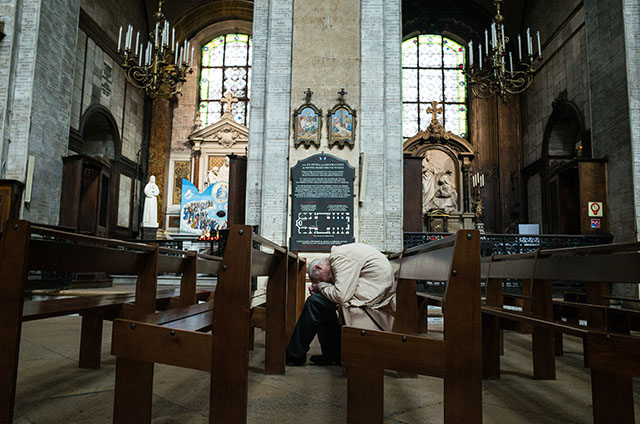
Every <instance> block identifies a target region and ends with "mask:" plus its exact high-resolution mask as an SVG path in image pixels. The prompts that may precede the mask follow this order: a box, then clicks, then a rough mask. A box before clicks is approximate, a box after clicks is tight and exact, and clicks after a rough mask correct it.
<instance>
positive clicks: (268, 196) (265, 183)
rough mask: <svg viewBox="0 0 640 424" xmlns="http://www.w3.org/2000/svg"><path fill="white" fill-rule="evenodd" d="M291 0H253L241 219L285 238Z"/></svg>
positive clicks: (278, 240) (276, 238)
mask: <svg viewBox="0 0 640 424" xmlns="http://www.w3.org/2000/svg"><path fill="white" fill-rule="evenodd" d="M292 34H293V0H256V1H255V2H254V20H253V37H254V38H253V64H252V71H251V72H252V80H251V85H252V94H251V117H250V122H249V148H248V161H247V212H246V223H247V224H249V225H256V224H257V225H259V226H260V234H261V235H263V236H264V237H266V238H268V239H270V240H273V241H274V242H276V243H280V244H284V243H287V240H286V234H287V200H288V197H287V196H288V183H289V181H288V179H289V157H288V155H289V128H290V113H289V103H290V98H291V42H292Z"/></svg>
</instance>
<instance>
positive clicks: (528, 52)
mask: <svg viewBox="0 0 640 424" xmlns="http://www.w3.org/2000/svg"><path fill="white" fill-rule="evenodd" d="M527 54H528V55H529V56H531V28H527Z"/></svg>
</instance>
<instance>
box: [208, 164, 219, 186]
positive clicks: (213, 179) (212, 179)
mask: <svg viewBox="0 0 640 424" xmlns="http://www.w3.org/2000/svg"><path fill="white" fill-rule="evenodd" d="M218 181H222V178H221V177H220V170H219V169H218V167H217V166H214V167H213V168H211V169H210V170H209V172H207V185H212V184H215V183H217V182H218Z"/></svg>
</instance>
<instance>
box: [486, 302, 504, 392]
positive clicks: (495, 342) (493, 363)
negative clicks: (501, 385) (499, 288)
mask: <svg viewBox="0 0 640 424" xmlns="http://www.w3.org/2000/svg"><path fill="white" fill-rule="evenodd" d="M501 333H502V332H501V331H500V319H499V318H498V317H495V316H492V315H488V314H486V315H482V378H483V379H485V380H500V346H501V343H500V342H501V340H502V337H501V335H502V334H501Z"/></svg>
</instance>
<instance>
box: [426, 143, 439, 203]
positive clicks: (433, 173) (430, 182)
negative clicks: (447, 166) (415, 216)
mask: <svg viewBox="0 0 640 424" xmlns="http://www.w3.org/2000/svg"><path fill="white" fill-rule="evenodd" d="M438 173H439V171H438V168H437V167H436V166H435V165H434V163H433V162H432V161H431V152H427V153H426V154H425V156H424V159H423V160H422V213H427V212H429V210H431V208H432V206H433V205H432V201H433V197H434V196H435V195H436V191H437V190H438V187H437V185H438Z"/></svg>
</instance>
